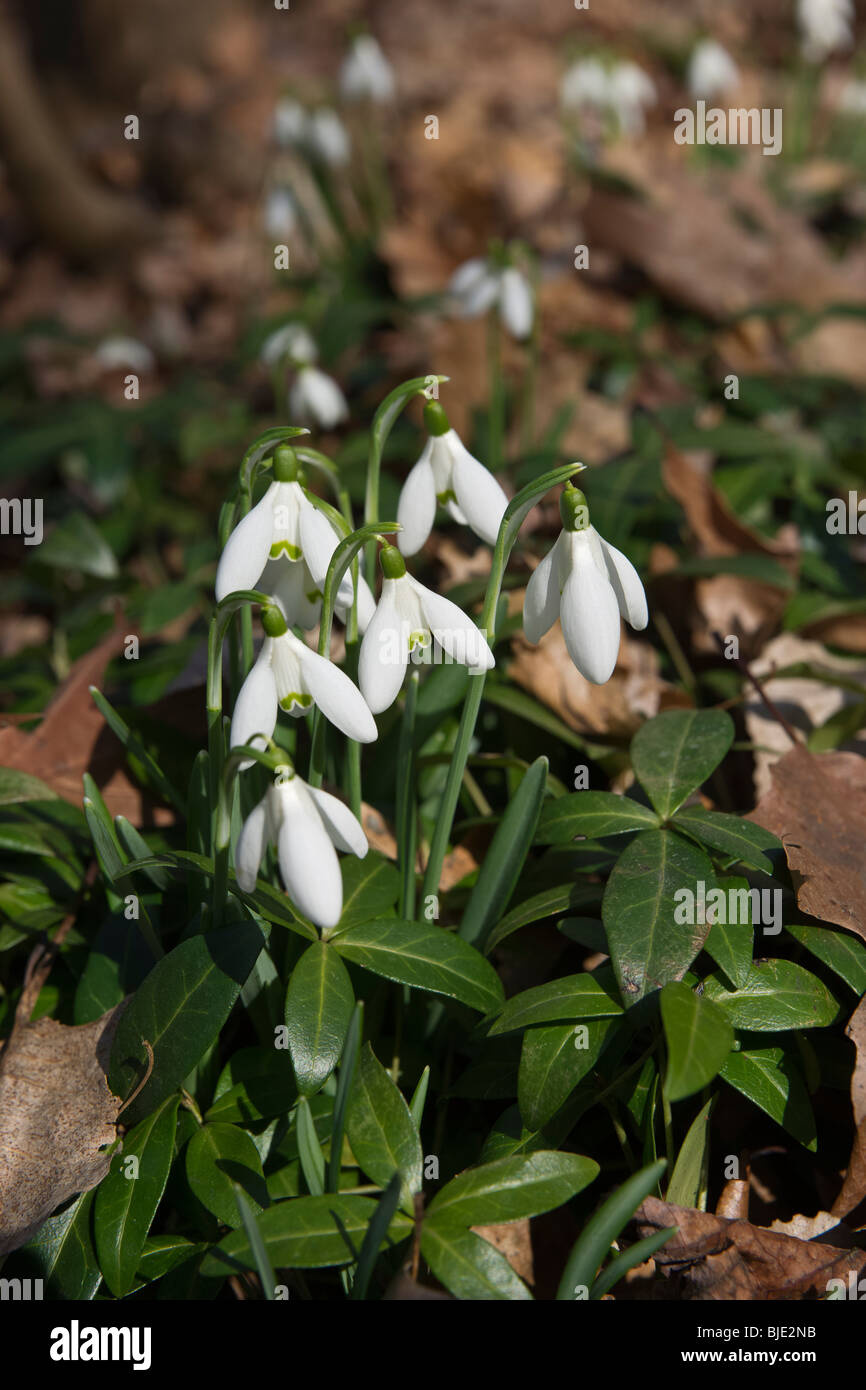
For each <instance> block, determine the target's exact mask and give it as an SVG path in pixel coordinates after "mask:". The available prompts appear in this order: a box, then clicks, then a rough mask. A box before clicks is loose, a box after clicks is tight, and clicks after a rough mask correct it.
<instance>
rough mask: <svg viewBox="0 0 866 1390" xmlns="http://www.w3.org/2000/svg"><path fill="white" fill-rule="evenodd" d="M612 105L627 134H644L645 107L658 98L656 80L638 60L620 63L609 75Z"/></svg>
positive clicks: (622, 129)
mask: <svg viewBox="0 0 866 1390" xmlns="http://www.w3.org/2000/svg"><path fill="white" fill-rule="evenodd" d="M608 93H609V101H610V105H611V107H612V108H613V110H614V111H615V113H616V118H617V121H618V122H619V127H620V130H621V131H622V133H623V134H624V135H631V136H637V135H643V132H644V130H645V129H646V120H645V118H644V110H645V109H646V108H647V107H649V106H654V105H655V103H656V101H657V100H658V95H657V93H656V89H655V83H654V82H653V81H652V78H650V77H649V76H648V75H647V74H646V73H645V72H644V70H643V68H641V67H638V65H637V63H616V64H615V65H614V67H613V68H612V69H611V71H610V74H609V77H608Z"/></svg>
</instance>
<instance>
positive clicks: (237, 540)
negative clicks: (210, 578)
mask: <svg viewBox="0 0 866 1390" xmlns="http://www.w3.org/2000/svg"><path fill="white" fill-rule="evenodd" d="M339 541H340V537H339V536H338V535H337V532H336V531H335V530H334V528H333V526H332V525H331V523H330V521H329V520H328V518H327V517H326V516H325V515H324V513H323V512H321V511H319V509H318V507H316V506H314V505H313V503H312V502H311V501H310V499H309V497H308V496H307V493H306V492H305V491H304V488H303V487H302V486H301V484H300V482H299V481H298V463H297V458H296V457H295V454H294V452H293V451H292V450H291V449H288V448H279V449H277V451H276V453H275V455H274V481H273V482H272V483H271V485H270V487H269V488H268V490H267V492H266V493H265V495H264V497H263V498H262V500H261V501H260V502H258V503H257V504H256V506H255V507H253V508H252V510H251V511H250V512H248V513H247V515H246V516H245V517H243V518H242V520H241V521H240V522H238V525H237V526H236V527H235V529H234V530H233V531H232V533H231V535H230V536H229V538H228V542H227V543H226V548H225V550H224V551H223V553H222V556H221V557H220V562H219V565H218V566H217V574H216V599H217V603H219V602H220V601H221V600H222V599H224V598H225V597H226V595H227V594H231V593H234V592H235V591H236V590H238V589H256V588H262V589H264V590H265V591H266V592H267V593H269V594H270V595H272V596H273V598H274V599H275V600H276V602H277V603H278V604H279V606H280V608H281V609H282V612H283V616H284V618H285V619H286V622H287V623H289V624H292V625H293V624H295V623H298V624H299V625H300V626H301V627H304V628H311V627H314V626H315V624H316V622H317V621H318V617H319V607H320V600H321V598H322V593H323V591H324V587H325V578H326V576H327V573H328V565H329V564H330V561H331V556H332V555H333V553H334V551H335V549H336V547H337V545H338V543H339ZM352 597H353V589H352V577H351V573H350V572H347V573H346V574H345V575H344V576H343V581H342V583H341V584H340V587H339V590H338V592H337V602H336V605H335V607H336V610H337V613H338V615H339V617H340V618H341V619H342V621H343V622H345V621H346V616H347V613H348V610H349V608H351V606H352ZM374 608H375V603H374V600H373V595H372V594H371V592H370V589H369V588H368V586H367V584H366V582H365V581H364V579H363V578H361V577H360V576H359V579H358V627H359V629H360V631H361V632H363V631H364V629H365V628H366V626H367V623H368V622H369V620H370V618H371V617H372V616H373V610H374Z"/></svg>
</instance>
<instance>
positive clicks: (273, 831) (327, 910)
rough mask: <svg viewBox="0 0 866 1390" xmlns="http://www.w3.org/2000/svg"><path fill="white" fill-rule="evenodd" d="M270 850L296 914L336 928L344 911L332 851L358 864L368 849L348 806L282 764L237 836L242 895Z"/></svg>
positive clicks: (253, 883)
mask: <svg viewBox="0 0 866 1390" xmlns="http://www.w3.org/2000/svg"><path fill="white" fill-rule="evenodd" d="M269 844H272V845H274V846H275V848H276V851H277V861H278V863H279V866H280V875H281V877H282V880H283V885H284V887H285V890H286V892H287V893H288V895H289V897H290V898H291V900H292V902H293V903H294V904H295V906H296V907H297V908H298V910H299V911H300V912H302V913H303V914H304V916H305V917H308V918H309V920H310V921H311V922H314V923H315V924H316V926H317V927H325V928H328V927H335V926H336V925H337V923H338V922H339V920H340V915H341V913H342V911H343V880H342V877H341V874H340V861H339V860H338V858H337V850H338V849H339V850H344V851H345V852H346V853H348V854H356V855H357V856H358V858H359V859H363V858H364V855H365V854H366V853H367V848H368V846H367V837H366V835H365V834H364V830H363V827H362V826H361V824H360V822H359V821H358V820H357V819H356V818H355V816H353V815H352V812H351V811H350V810H349V808H348V806H344V805H343V803H342V801H339V800H338V799H337V797H335V796H331V795H330V793H329V792H324V791H322V790H321V789H320V788H318V787H311V786H309V785H308V783H306V782H305V781H304V780H303V778H302V777H299V776H298V774H297V773H296V772H295V770H294V768H292V767H291V765H289V764H284V765H282V766H280V767H278V768H277V776H276V780H275V781H274V783H273V784H272V785H271V786H269V787H268V790H267V791H266V793H265V795H264V797H263V798H262V800H261V801H260V802H259V804H258V806H256V807H254V809H253V810H252V811H251V812H250V814H249V815H248V816H247V818H246V820H245V821H244V823H243V826H242V828H241V833H240V835H239V836H238V841H237V845H236V847H235V873H236V874H237V880H238V884H239V885H240V887H241V889H242V890H243V891H244V892H245V893H252V891H253V889H254V888H255V886H256V879H257V877H258V872H259V868H260V867H261V862H262V859H263V858H264V854H265V849H266V848H267V846H268V845H269Z"/></svg>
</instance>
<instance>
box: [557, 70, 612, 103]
mask: <svg viewBox="0 0 866 1390" xmlns="http://www.w3.org/2000/svg"><path fill="white" fill-rule="evenodd" d="M559 100H560V103H561V104H562V106H563V107H564V108H565V109H566V110H579V109H580V108H581V107H582V106H596V107H599V108H602V107H604V106H606V105H607V102H608V85H607V73H606V72H605V70H604V68H603V66H602V65H601V63H600V62H599V61H598V59H597V58H581V59H580V60H579V61H578V62H576V63H572V65H571V67H570V68H569V69H568V70H567V72H565V73H564V75H563V78H562V81H561V82H560V85H559Z"/></svg>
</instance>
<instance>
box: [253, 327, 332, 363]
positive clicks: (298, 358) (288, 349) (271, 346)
mask: <svg viewBox="0 0 866 1390" xmlns="http://www.w3.org/2000/svg"><path fill="white" fill-rule="evenodd" d="M318 355H319V354H318V350H317V348H316V344H315V343H314V342H313V339H312V336H311V335H310V333H309V332H308V331H307V329H306V328H305V327H304V325H303V324H302V323H286V324H283V326H282V328H278V329H276V331H275V332H274V333H271V334H269V335H268V337H267V338H266V339H265V341H264V342H263V343H262V347H261V351H260V353H259V357H260V359H261V361H262V362H264V363H265V365H266V366H268V367H275V366H276V365H277V363H278V362H282V361H283V359H285V360H286V361H289V362H305V363H306V362H315V360H316V358H317V357H318Z"/></svg>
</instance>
